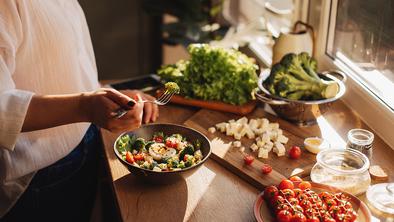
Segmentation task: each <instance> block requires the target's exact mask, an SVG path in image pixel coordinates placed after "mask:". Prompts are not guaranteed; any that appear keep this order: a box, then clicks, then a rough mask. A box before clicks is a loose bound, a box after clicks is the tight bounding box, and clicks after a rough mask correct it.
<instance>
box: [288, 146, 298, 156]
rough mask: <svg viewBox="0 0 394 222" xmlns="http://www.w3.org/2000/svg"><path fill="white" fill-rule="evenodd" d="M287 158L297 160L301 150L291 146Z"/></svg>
mask: <svg viewBox="0 0 394 222" xmlns="http://www.w3.org/2000/svg"><path fill="white" fill-rule="evenodd" d="M289 156H290V158H291V159H298V158H300V156H301V148H300V147H298V146H292V147H291V149H290V151H289Z"/></svg>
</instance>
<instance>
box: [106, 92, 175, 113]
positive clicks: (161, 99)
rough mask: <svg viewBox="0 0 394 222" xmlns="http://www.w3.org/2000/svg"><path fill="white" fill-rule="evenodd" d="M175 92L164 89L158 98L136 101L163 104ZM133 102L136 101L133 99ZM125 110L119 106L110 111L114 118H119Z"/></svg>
mask: <svg viewBox="0 0 394 222" xmlns="http://www.w3.org/2000/svg"><path fill="white" fill-rule="evenodd" d="M175 93H176V92H175V91H170V90H166V91H164V93H163V94H161V96H160V97H159V98H157V99H155V100H142V101H138V102H142V103H154V104H157V105H159V106H163V105H165V104H167V103H168V102H169V101H170V100H171V98H172V96H173V95H174V94H175ZM133 102H134V104H135V103H137V102H135V101H134V100H133ZM134 104H133V105H134ZM133 105H131V106H133ZM127 112H128V110H127V109H124V108H119V109H117V110H116V111H114V112H112V116H113V117H114V118H117V119H119V118H122V116H124V115H126V113H127Z"/></svg>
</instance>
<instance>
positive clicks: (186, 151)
mask: <svg viewBox="0 0 394 222" xmlns="http://www.w3.org/2000/svg"><path fill="white" fill-rule="evenodd" d="M186 154H189V155H193V154H194V147H193V145H191V144H188V145H187V146H186V147H185V148H183V150H182V151H181V152H180V153H179V159H180V160H183V158H184V157H185V155H186Z"/></svg>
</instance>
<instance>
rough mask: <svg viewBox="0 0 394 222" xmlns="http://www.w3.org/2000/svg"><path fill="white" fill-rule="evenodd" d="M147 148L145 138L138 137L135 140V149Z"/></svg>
mask: <svg viewBox="0 0 394 222" xmlns="http://www.w3.org/2000/svg"><path fill="white" fill-rule="evenodd" d="M144 148H145V140H144V138H138V139H136V140H135V142H134V144H133V149H135V150H138V151H140V150H142V149H144Z"/></svg>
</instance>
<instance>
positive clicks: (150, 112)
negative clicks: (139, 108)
mask: <svg viewBox="0 0 394 222" xmlns="http://www.w3.org/2000/svg"><path fill="white" fill-rule="evenodd" d="M120 92H121V93H123V94H125V95H127V96H128V97H130V98H134V97H135V96H136V95H140V96H141V98H142V99H143V100H155V99H156V98H154V97H153V96H150V95H148V94H145V93H143V92H141V91H139V90H120ZM158 117H159V107H158V106H157V105H156V104H154V103H145V105H144V116H143V120H144V123H149V122H155V121H156V119H157V118H158Z"/></svg>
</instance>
